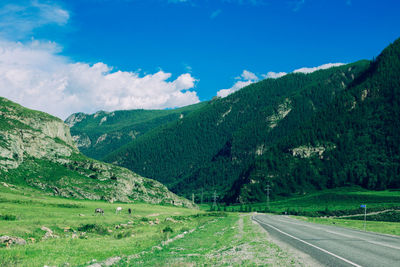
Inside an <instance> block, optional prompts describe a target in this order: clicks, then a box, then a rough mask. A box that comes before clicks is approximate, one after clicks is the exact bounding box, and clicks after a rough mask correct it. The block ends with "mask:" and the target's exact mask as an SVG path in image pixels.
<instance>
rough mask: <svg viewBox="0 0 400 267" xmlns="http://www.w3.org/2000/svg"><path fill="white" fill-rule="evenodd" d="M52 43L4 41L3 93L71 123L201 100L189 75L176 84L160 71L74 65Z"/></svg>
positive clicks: (0, 60)
mask: <svg viewBox="0 0 400 267" xmlns="http://www.w3.org/2000/svg"><path fill="white" fill-rule="evenodd" d="M59 51H60V48H59V47H58V46H57V45H56V44H55V43H51V42H39V41H32V42H30V43H25V44H24V43H19V42H12V41H0V95H1V96H4V97H6V98H9V99H11V100H13V101H16V102H18V103H20V104H22V105H24V106H27V107H30V108H33V109H39V110H42V111H45V112H48V113H50V114H53V115H56V116H58V117H60V118H62V119H65V118H66V117H67V116H68V115H70V114H71V113H73V112H78V111H80V112H87V113H92V112H95V111H97V110H115V109H135V108H143V109H155V108H160V109H162V108H173V107H180V106H185V105H188V104H193V103H197V102H199V98H198V96H197V94H196V92H194V91H190V89H193V88H194V86H195V83H196V79H195V78H193V77H192V76H191V75H190V74H189V73H186V74H182V75H180V76H179V77H177V78H176V79H175V80H171V76H172V75H171V74H170V73H166V72H163V71H159V72H157V73H154V74H149V75H145V76H141V75H140V74H139V73H136V72H126V71H112V68H111V67H110V66H108V65H106V64H104V63H101V62H99V63H96V64H94V65H89V64H86V63H81V62H71V60H70V59H68V58H66V57H62V56H60V55H58V54H57V53H58V52H59Z"/></svg>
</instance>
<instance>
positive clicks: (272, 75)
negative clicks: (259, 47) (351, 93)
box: [217, 63, 344, 97]
mask: <svg viewBox="0 0 400 267" xmlns="http://www.w3.org/2000/svg"><path fill="white" fill-rule="evenodd" d="M342 65H344V63H328V64H323V65H321V66H318V67H313V68H300V69H297V70H294V71H293V73H305V74H308V73H312V72H314V71H317V70H325V69H329V68H332V67H338V66H342ZM286 74H287V73H286V72H273V71H270V72H268V73H267V74H261V77H263V78H264V79H278V78H281V77H283V76H285V75H286ZM235 79H236V80H239V81H237V82H236V83H235V84H234V85H233V86H232V87H231V88H229V89H221V90H219V91H218V92H217V96H220V97H226V96H228V95H230V94H232V93H234V92H236V91H237V90H239V89H241V88H243V87H245V86H247V85H250V84H252V83H254V82H258V81H259V78H258V76H257V75H256V74H254V73H253V72H250V71H248V70H244V71H243V72H242V74H241V75H240V76H238V77H236V78H235Z"/></svg>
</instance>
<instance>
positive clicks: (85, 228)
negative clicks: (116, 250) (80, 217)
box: [78, 223, 108, 235]
mask: <svg viewBox="0 0 400 267" xmlns="http://www.w3.org/2000/svg"><path fill="white" fill-rule="evenodd" d="M78 231H82V232H88V233H96V234H99V235H105V234H108V231H107V227H104V226H103V225H100V224H95V223H92V224H91V223H89V224H83V225H81V226H79V227H78Z"/></svg>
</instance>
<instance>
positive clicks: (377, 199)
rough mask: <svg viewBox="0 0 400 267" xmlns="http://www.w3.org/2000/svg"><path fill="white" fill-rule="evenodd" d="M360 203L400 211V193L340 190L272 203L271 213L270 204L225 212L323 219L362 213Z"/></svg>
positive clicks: (229, 208) (231, 207) (241, 207)
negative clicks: (257, 212) (266, 213)
mask: <svg viewBox="0 0 400 267" xmlns="http://www.w3.org/2000/svg"><path fill="white" fill-rule="evenodd" d="M361 204H366V205H367V207H368V211H369V212H373V211H382V210H386V209H399V210H400V191H389V190H385V191H368V190H365V189H362V188H359V187H349V188H337V189H331V190H324V191H320V192H315V193H310V194H306V195H298V196H293V197H287V198H281V199H276V200H272V201H271V202H270V209H269V210H268V208H267V203H254V204H248V205H232V206H228V207H226V208H225V209H226V210H228V211H242V212H246V211H259V212H271V213H277V214H282V213H285V212H286V213H287V214H292V215H301V216H310V217H320V216H343V215H351V214H359V213H363V212H364V209H363V208H360V205H361ZM208 207H209V206H208ZM204 208H205V207H204V206H203V209H204ZM222 209H224V208H222Z"/></svg>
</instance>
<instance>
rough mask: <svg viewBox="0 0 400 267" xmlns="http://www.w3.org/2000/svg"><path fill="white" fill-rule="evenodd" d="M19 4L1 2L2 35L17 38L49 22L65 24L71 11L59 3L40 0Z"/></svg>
mask: <svg viewBox="0 0 400 267" xmlns="http://www.w3.org/2000/svg"><path fill="white" fill-rule="evenodd" d="M18 3H19V4H14V3H13V4H3V5H1V4H0V29H1V32H0V35H1V36H2V37H3V38H7V39H9V40H10V39H12V40H17V39H19V38H23V37H25V36H26V35H29V34H32V32H33V30H34V29H36V28H40V27H42V26H45V25H48V24H56V25H65V24H67V23H68V20H69V18H70V15H69V12H68V11H67V10H64V9H62V8H61V7H59V6H58V5H56V4H54V3H52V4H49V3H48V2H45V3H44V2H41V1H39V0H22V1H18Z"/></svg>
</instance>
